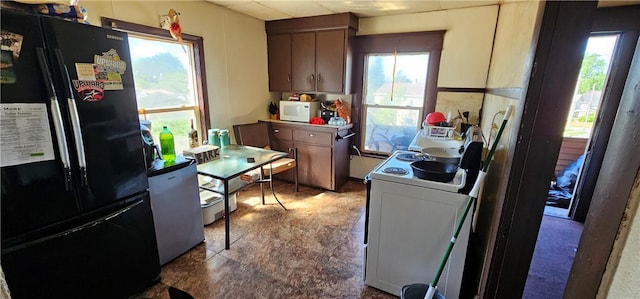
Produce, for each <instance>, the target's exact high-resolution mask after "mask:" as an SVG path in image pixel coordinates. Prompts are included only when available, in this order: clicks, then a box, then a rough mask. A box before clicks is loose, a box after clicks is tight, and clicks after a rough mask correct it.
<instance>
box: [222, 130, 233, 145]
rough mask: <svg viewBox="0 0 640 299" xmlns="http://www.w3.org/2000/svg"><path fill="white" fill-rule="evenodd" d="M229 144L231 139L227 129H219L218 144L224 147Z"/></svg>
mask: <svg viewBox="0 0 640 299" xmlns="http://www.w3.org/2000/svg"><path fill="white" fill-rule="evenodd" d="M229 144H231V140H230V139H229V130H227V129H221V130H220V146H222V147H224V146H227V145H229Z"/></svg>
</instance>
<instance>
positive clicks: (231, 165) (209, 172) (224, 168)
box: [197, 144, 288, 249]
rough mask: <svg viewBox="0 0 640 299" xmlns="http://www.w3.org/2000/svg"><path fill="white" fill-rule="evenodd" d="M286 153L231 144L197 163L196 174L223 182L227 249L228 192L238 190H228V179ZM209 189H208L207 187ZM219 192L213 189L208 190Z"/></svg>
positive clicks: (226, 247)
mask: <svg viewBox="0 0 640 299" xmlns="http://www.w3.org/2000/svg"><path fill="white" fill-rule="evenodd" d="M287 155H288V153H285V152H279V151H273V150H267V149H262V148H258V147H253V146H246V145H236V144H231V145H227V146H224V147H221V148H220V158H218V159H216V160H213V161H211V162H207V163H203V164H198V165H197V169H198V174H201V175H205V176H209V177H212V178H214V179H218V180H221V181H222V182H223V184H224V192H222V193H221V194H223V195H224V248H225V249H229V247H230V246H229V245H230V240H229V239H230V238H229V214H230V213H229V194H233V193H234V192H236V191H238V190H229V180H231V179H233V178H236V177H239V176H240V175H242V174H243V173H246V172H248V171H251V170H254V169H256V168H260V167H262V166H264V165H266V164H269V163H271V162H273V161H276V160H278V159H281V158H284V157H286V156H287ZM207 190H209V189H207ZM209 191H213V192H217V193H220V192H218V191H215V190H209Z"/></svg>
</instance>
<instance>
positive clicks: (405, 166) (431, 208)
mask: <svg viewBox="0 0 640 299" xmlns="http://www.w3.org/2000/svg"><path fill="white" fill-rule="evenodd" d="M415 154H416V153H415V152H411V151H397V152H395V153H393V154H392V155H391V156H390V157H389V158H388V159H386V160H385V161H383V162H382V163H381V164H380V165H378V166H377V167H376V168H374V169H373V170H372V172H371V173H370V174H369V176H368V179H369V180H370V182H369V183H370V190H369V191H368V193H367V197H368V198H367V201H368V212H367V214H368V215H367V224H366V226H367V227H366V228H365V254H364V258H365V262H364V265H365V269H364V276H365V277H364V279H365V283H366V284H367V285H369V286H372V287H375V288H378V289H380V290H383V291H385V292H388V293H391V294H394V295H396V296H400V295H401V290H402V287H403V286H404V285H408V284H412V283H430V282H431V281H432V280H433V278H434V276H435V274H436V271H437V269H438V266H439V264H440V261H441V260H442V257H443V256H444V254H445V251H446V249H447V246H448V244H449V241H450V239H451V237H452V235H453V233H454V230H455V227H456V225H457V221H458V218H459V217H460V216H461V214H462V213H463V212H464V207H465V204H466V202H467V198H468V196H467V195H465V194H461V193H458V190H459V189H461V188H463V187H464V186H465V184H466V171H465V169H462V168H459V169H458V172H457V173H456V176H455V177H454V179H453V180H452V181H451V182H447V183H441V182H435V181H428V180H423V179H419V178H416V177H414V176H413V172H412V170H411V166H410V163H411V162H412V160H414V159H415ZM470 215H471V214H469V215H468V216H467V218H466V220H465V222H464V224H463V227H462V230H461V231H460V234H459V236H458V239H457V242H456V244H455V246H454V248H453V251H452V252H451V255H450V258H449V260H448V262H447V265H446V267H445V268H444V271H443V273H442V276H441V278H440V280H439V282H438V289H439V291H440V292H441V293H442V294H443V295H444V296H445V297H446V298H458V296H459V293H460V284H461V281H462V273H463V270H464V263H465V257H466V252H467V244H468V240H469V231H470V223H471V218H472V217H471V216H470Z"/></svg>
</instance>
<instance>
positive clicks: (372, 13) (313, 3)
mask: <svg viewBox="0 0 640 299" xmlns="http://www.w3.org/2000/svg"><path fill="white" fill-rule="evenodd" d="M207 1H209V2H211V3H215V4H218V5H221V6H224V7H227V8H229V9H231V10H235V11H237V12H240V13H243V14H246V15H249V16H252V17H254V18H257V19H260V20H265V21H270V20H280V19H290V18H300V17H310V16H319V15H328V14H335V13H343V12H352V13H354V14H355V15H356V16H358V17H361V18H364V17H379V16H388V15H399V14H409V13H418V12H425V11H435V10H442V9H454V8H463V7H474V6H484V5H493V4H497V3H499V2H502V0H471V1H457V0H448V1H416V0H398V1H395V0H394V1H376V0H373V1H364V0H351V1H339V0H260V1H245V0H227V1H224V0H207Z"/></svg>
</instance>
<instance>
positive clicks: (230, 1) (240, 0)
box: [207, 0, 254, 6]
mask: <svg viewBox="0 0 640 299" xmlns="http://www.w3.org/2000/svg"><path fill="white" fill-rule="evenodd" d="M207 1H208V2H211V3H215V4H218V5H221V6H229V5H239V4H247V3H251V2H254V1H250V0H227V1H224V0H207Z"/></svg>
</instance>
